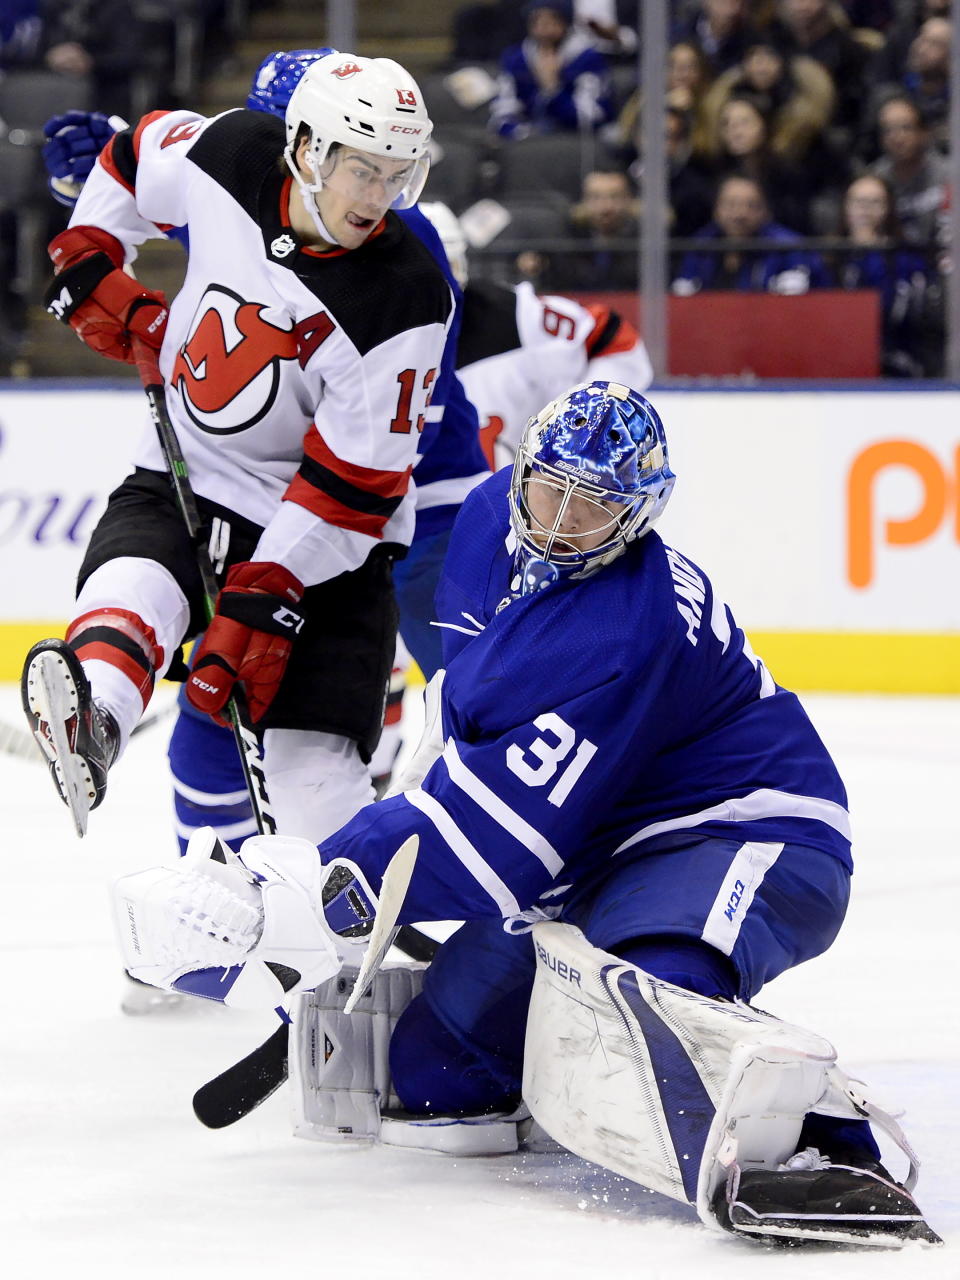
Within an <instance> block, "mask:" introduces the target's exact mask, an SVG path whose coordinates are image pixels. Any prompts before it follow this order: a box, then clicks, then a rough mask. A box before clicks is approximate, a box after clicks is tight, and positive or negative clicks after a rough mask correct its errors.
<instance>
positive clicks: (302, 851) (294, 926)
mask: <svg viewBox="0 0 960 1280" xmlns="http://www.w3.org/2000/svg"><path fill="white" fill-rule="evenodd" d="M114 905H115V911H116V920H117V928H118V931H119V936H120V947H121V950H122V952H123V958H124V965H125V967H126V969H127V971H128V972H129V973H130V974H131V975H132V976H133V977H134V978H138V979H139V980H140V981H141V982H147V983H149V984H150V985H151V986H155V987H161V988H162V989H163V990H165V991H177V992H181V993H183V994H186V995H193V996H200V997H202V998H204V999H207V1000H216V1001H219V1002H220V1003H221V1004H227V1005H231V1006H232V1007H234V1008H241V1009H276V1008H278V1007H280V1006H285V1005H288V1004H289V1003H290V1002H291V1000H292V998H293V996H295V995H296V994H298V993H299V992H301V991H309V990H312V989H313V988H314V987H316V986H317V985H318V983H320V982H324V981H325V980H326V979H327V978H331V977H333V976H334V975H336V974H337V973H339V971H340V967H341V965H342V963H343V962H344V959H345V958H351V959H355V958H356V944H357V943H363V942H364V941H365V940H366V938H367V936H368V935H369V933H370V931H371V930H372V928H373V925H374V921H375V919H376V912H377V898H376V896H375V895H374V894H373V892H372V890H371V889H370V886H369V885H368V884H367V882H366V880H365V879H364V877H363V875H362V874H361V872H360V871H359V870H358V868H357V867H355V866H354V865H353V863H351V862H347V861H346V860H344V859H337V860H336V861H334V862H331V863H330V864H329V865H327V866H324V864H323V863H322V862H321V861H320V855H319V854H318V853H317V848H316V845H313V844H311V843H310V841H309V840H302V839H300V838H299V837H289V836H254V837H253V838H252V839H251V840H247V841H246V842H245V843H244V845H243V848H242V849H241V851H240V853H239V854H235V853H232V852H231V851H230V850H229V849H227V848H226V847H225V846H224V845H222V844H221V843H220V841H219V840H218V838H217V836H216V833H215V832H214V831H213V830H212V828H210V827H201V828H200V829H199V830H198V831H196V832H194V834H193V836H192V837H191V839H190V843H189V845H188V846H187V852H186V853H185V855H184V856H183V857H182V858H181V859H180V860H179V861H178V862H177V864H176V865H175V866H171V867H150V868H148V869H147V870H146V871H138V872H135V873H134V874H133V875H129V876H124V877H123V878H122V879H120V880H118V881H117V884H116V886H115V889H114Z"/></svg>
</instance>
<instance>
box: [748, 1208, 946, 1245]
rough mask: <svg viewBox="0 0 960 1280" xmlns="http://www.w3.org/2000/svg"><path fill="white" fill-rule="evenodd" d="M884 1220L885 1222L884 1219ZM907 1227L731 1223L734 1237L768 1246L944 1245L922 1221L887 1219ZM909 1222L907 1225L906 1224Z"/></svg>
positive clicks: (860, 1221)
mask: <svg viewBox="0 0 960 1280" xmlns="http://www.w3.org/2000/svg"><path fill="white" fill-rule="evenodd" d="M884 1221H888V1220H887V1219H885V1220H884ZM889 1221H890V1222H891V1223H896V1224H900V1225H903V1226H905V1227H907V1229H906V1230H904V1231H901V1232H895V1231H890V1230H884V1229H883V1228H882V1227H879V1226H878V1225H877V1224H876V1223H875V1222H873V1221H871V1220H870V1219H865V1218H855V1219H852V1220H851V1221H850V1222H849V1223H843V1222H840V1221H837V1220H836V1219H834V1220H827V1219H822V1220H821V1221H820V1222H819V1223H818V1222H817V1221H815V1220H811V1221H808V1222H798V1221H796V1220H795V1219H794V1220H781V1221H777V1220H776V1219H768V1220H767V1221H764V1220H763V1218H760V1219H758V1220H747V1221H741V1222H736V1221H733V1220H731V1224H730V1225H731V1227H732V1229H733V1231H734V1234H735V1235H745V1236H752V1237H753V1238H754V1239H760V1240H764V1239H765V1240H768V1241H770V1242H771V1243H774V1242H775V1241H781V1242H782V1243H783V1244H803V1243H806V1242H810V1243H812V1244H840V1245H851V1246H853V1247H855V1248H861V1249H902V1248H903V1246H904V1245H905V1244H908V1243H910V1242H911V1241H921V1242H922V1243H924V1244H943V1240H942V1239H941V1238H940V1236H938V1235H937V1233H936V1232H935V1231H934V1230H933V1229H932V1228H931V1227H930V1226H928V1225H927V1223H926V1222H925V1221H924V1220H923V1219H922V1218H914V1219H904V1218H902V1217H899V1216H898V1217H896V1218H895V1219H891V1220H889ZM908 1223H909V1226H907V1224H908Z"/></svg>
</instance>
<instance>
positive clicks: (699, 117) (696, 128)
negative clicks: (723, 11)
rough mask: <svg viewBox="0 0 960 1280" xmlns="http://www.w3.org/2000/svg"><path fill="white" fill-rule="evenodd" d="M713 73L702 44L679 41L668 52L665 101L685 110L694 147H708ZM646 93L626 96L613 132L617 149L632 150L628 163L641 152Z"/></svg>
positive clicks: (670, 105)
mask: <svg viewBox="0 0 960 1280" xmlns="http://www.w3.org/2000/svg"><path fill="white" fill-rule="evenodd" d="M711 79H712V72H711V70H710V64H709V63H708V62H707V60H706V58H705V57H704V56H703V52H702V50H701V49H700V47H699V45H696V44H694V43H693V42H692V41H690V40H678V41H677V42H676V43H675V44H672V45H671V46H670V52H669V54H668V55H667V84H666V94H665V98H664V101H665V103H666V105H667V107H668V108H675V109H676V110H678V111H682V112H683V113H684V115H685V116H686V117H687V120H688V132H689V134H690V139H691V145H692V146H693V148H694V150H696V151H701V150H703V148H704V147H705V146H706V140H707V129H706V117H705V114H704V102H705V100H706V97H707V91H708V90H709V88H710V82H711ZM642 110H643V93H642V92H641V90H640V89H635V90H634V92H633V93H632V94H631V95H630V97H629V98H628V99H627V101H626V103H625V104H624V107H623V109H622V111H621V112H620V115H619V116H618V118H617V123H616V128H615V129H614V130H612V131H608V132H612V136H611V145H612V146H613V147H614V148H615V149H616V150H618V151H631V152H632V154H631V155H630V158H629V163H631V164H632V163H633V161H634V159H635V158H636V153H637V152H638V151H639V149H640V148H639V143H638V142H637V141H636V140H637V139H638V137H639V131H640V128H641V123H640V119H641V113H642Z"/></svg>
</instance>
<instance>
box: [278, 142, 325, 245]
mask: <svg viewBox="0 0 960 1280" xmlns="http://www.w3.org/2000/svg"><path fill="white" fill-rule="evenodd" d="M283 158H284V160H285V161H286V162H287V168H288V169H289V170H290V172H291V173H292V174H293V180H294V182H295V183H296V184H297V190H298V191H299V192H300V199H301V200H302V201H303V207H304V209H306V211H307V216H308V217H309V219H310V221H311V222H312V223H313V225H314V226H315V227H316V229H317V234H318V235H319V236H321V237H322V238H323V239H324V240H326V241H327V242H328V244H337V243H338V241H337V238H336V236H334V235H331V234H330V232H329V231H328V230H327V228H326V227H325V226H324V223H323V219H322V218H321V217H320V210H319V209H318V208H317V201H316V193H317V192H318V191H320V190H322V189H323V183H322V181H321V180H320V179H318V180H317V182H316V183H311V184H310V185H308V184H307V183H306V182H304V180H303V175H302V174H301V173H300V170H299V169H298V168H297V166H296V163H295V161H294V159H293V156H292V155H291V154H290V148H289V147H286V148H284V152H283Z"/></svg>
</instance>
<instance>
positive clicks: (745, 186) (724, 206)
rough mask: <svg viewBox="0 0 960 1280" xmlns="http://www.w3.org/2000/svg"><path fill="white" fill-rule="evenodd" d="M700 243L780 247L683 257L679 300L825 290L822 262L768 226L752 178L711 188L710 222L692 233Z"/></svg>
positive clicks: (763, 200)
mask: <svg viewBox="0 0 960 1280" xmlns="http://www.w3.org/2000/svg"><path fill="white" fill-rule="evenodd" d="M697 236H698V238H702V239H704V240H772V241H776V242H778V245H782V246H783V247H782V248H780V247H776V248H774V247H771V248H764V249H741V248H734V247H728V246H721V248H720V251H719V252H710V251H695V252H691V253H688V254H686V255H685V256H684V259H683V261H682V263H681V265H680V271H679V274H678V275H677V277H676V279H675V280H674V281H673V285H672V288H673V292H674V293H676V294H679V295H681V296H682V297H689V296H690V295H691V294H694V293H699V292H700V290H701V289H739V290H766V291H768V292H770V293H787V294H797V293H806V292H807V290H808V289H810V288H818V287H823V286H825V285H827V284H829V275H828V273H827V269H826V265H825V264H824V262H823V260H822V258H820V257H819V255H817V254H814V253H808V252H806V251H805V250H804V249H803V247H802V244H803V240H802V237H801V236H799V235H797V233H796V232H795V231H791V230H790V229H789V228H787V227H784V226H781V225H780V223H778V222H774V221H773V220H772V218H771V216H770V206H769V203H768V201H767V197H766V194H765V192H764V190H763V188H762V187H761V185H760V184H759V183H758V182H757V181H756V180H755V179H753V178H744V177H735V176H732V177H729V178H724V179H723V180H722V182H721V183H720V185H719V187H718V188H717V196H716V201H715V203H714V208H713V221H712V222H709V223H707V225H706V226H705V227H702V228H701V229H700V231H698V233H697Z"/></svg>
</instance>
